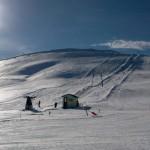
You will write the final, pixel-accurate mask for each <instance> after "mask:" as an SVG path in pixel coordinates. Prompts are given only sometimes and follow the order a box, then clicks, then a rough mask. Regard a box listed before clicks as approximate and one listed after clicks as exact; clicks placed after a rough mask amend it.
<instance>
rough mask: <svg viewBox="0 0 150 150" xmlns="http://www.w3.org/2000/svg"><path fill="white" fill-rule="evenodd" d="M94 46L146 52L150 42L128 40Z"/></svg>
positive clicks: (95, 45)
mask: <svg viewBox="0 0 150 150" xmlns="http://www.w3.org/2000/svg"><path fill="white" fill-rule="evenodd" d="M92 46H94V47H97V46H103V47H107V48H112V49H137V50H144V49H149V48H150V41H131V40H129V41H126V40H114V41H110V42H106V43H99V44H92Z"/></svg>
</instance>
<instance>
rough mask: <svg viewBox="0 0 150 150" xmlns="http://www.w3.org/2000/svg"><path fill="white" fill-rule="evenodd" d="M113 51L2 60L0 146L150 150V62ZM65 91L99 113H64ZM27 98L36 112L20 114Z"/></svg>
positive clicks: (3, 149) (38, 149)
mask: <svg viewBox="0 0 150 150" xmlns="http://www.w3.org/2000/svg"><path fill="white" fill-rule="evenodd" d="M112 53H113V52H112V51H111V52H110V53H109V52H107V53H105V54H104V52H103V51H102V52H101V51H98V52H97V51H92V50H88V51H87V52H86V51H85V50H84V51H83V50H78V51H74V50H62V51H58V52H55V51H52V52H47V53H35V54H29V55H24V56H19V57H16V58H12V59H8V60H2V61H0V134H1V136H0V149H1V150H10V149H11V150H26V149H29V150H34V149H36V150H41V149H44V150H49V149H53V150H76V149H77V150H84V149H86V150H98V149H102V150H133V149H134V150H149V149H150V146H149V141H150V126H149V124H150V100H149V97H150V92H149V89H150V80H149V78H150V71H149V68H150V58H149V57H144V56H136V55H132V56H129V55H121V54H119V53H114V54H112ZM101 73H102V75H103V77H102V78H103V82H104V86H103V87H102V85H101V76H100V75H101ZM68 93H70V94H76V95H77V96H79V102H80V103H81V104H82V105H89V106H91V110H90V111H91V112H95V113H96V114H97V116H93V115H92V113H91V112H90V111H88V116H87V115H86V112H85V110H83V109H67V110H64V109H62V108H61V106H62V98H61V96H62V95H64V94H68ZM25 95H31V96H36V99H35V100H33V104H34V108H36V109H38V110H39V112H36V113H35V112H31V111H22V110H23V109H24V105H25V98H24V96H25ZM39 100H40V101H41V109H40V108H38V105H37V104H38V101H39ZM54 102H58V108H57V109H54V106H53V104H54Z"/></svg>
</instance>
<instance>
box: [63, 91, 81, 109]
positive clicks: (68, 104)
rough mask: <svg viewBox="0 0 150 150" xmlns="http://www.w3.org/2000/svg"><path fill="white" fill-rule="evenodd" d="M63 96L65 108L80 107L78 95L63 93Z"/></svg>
mask: <svg viewBox="0 0 150 150" xmlns="http://www.w3.org/2000/svg"><path fill="white" fill-rule="evenodd" d="M62 98H63V108H64V109H69V108H77V107H79V101H78V97H77V96H76V95H72V94H66V95H63V96H62Z"/></svg>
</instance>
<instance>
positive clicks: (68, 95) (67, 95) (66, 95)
mask: <svg viewBox="0 0 150 150" xmlns="http://www.w3.org/2000/svg"><path fill="white" fill-rule="evenodd" d="M70 96H71V97H74V98H78V96H76V95H73V94H65V95H63V96H62V97H70Z"/></svg>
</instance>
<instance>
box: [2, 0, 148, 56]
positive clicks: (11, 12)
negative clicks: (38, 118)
mask: <svg viewBox="0 0 150 150" xmlns="http://www.w3.org/2000/svg"><path fill="white" fill-rule="evenodd" d="M149 27H150V1H149V0H0V58H5V57H11V56H15V55H19V54H22V53H28V52H35V51H43V50H44V51H45V50H51V49H58V48H69V47H72V48H97V49H101V48H111V49H113V48H114V49H115V48H131V49H132V48H133V49H139V50H143V49H150V28H149Z"/></svg>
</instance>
